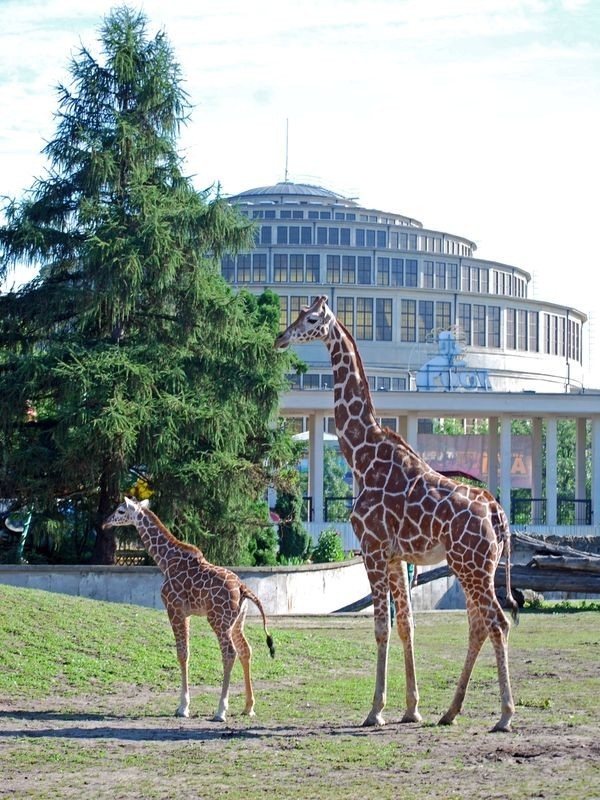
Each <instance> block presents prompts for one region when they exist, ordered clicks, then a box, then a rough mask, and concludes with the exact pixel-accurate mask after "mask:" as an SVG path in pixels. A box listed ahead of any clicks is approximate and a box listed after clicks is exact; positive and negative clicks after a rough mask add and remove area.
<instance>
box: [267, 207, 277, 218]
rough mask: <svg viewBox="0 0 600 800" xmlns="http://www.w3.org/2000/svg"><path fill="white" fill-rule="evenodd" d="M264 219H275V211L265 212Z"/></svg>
mask: <svg viewBox="0 0 600 800" xmlns="http://www.w3.org/2000/svg"><path fill="white" fill-rule="evenodd" d="M265 219H275V209H272V210H271V211H265Z"/></svg>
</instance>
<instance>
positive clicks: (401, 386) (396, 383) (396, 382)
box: [392, 378, 406, 392]
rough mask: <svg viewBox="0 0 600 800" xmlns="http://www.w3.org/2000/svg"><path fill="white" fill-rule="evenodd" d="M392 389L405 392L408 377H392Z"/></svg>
mask: <svg viewBox="0 0 600 800" xmlns="http://www.w3.org/2000/svg"><path fill="white" fill-rule="evenodd" d="M392 390H393V391H394V392H405V391H406V378H392Z"/></svg>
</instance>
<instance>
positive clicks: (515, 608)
mask: <svg viewBox="0 0 600 800" xmlns="http://www.w3.org/2000/svg"><path fill="white" fill-rule="evenodd" d="M502 541H503V544H504V568H505V570H506V602H507V604H508V606H509V607H510V615H511V617H512V618H513V621H514V623H515V625H518V624H519V604H518V603H517V601H516V600H515V598H514V597H513V593H512V589H511V585H510V528H509V526H508V521H506V522H505V526H504V530H503V535H502Z"/></svg>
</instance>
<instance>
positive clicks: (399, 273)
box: [390, 258, 404, 286]
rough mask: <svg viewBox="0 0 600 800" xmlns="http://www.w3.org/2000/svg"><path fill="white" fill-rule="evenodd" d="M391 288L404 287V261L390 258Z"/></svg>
mask: <svg viewBox="0 0 600 800" xmlns="http://www.w3.org/2000/svg"><path fill="white" fill-rule="evenodd" d="M390 285H391V286H404V259H403V258H392V274H391V276H390Z"/></svg>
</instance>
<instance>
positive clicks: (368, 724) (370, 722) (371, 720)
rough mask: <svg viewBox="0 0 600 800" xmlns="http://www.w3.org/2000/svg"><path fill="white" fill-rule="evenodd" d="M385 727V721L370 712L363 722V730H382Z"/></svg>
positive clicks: (378, 715)
mask: <svg viewBox="0 0 600 800" xmlns="http://www.w3.org/2000/svg"><path fill="white" fill-rule="evenodd" d="M384 725H385V720H384V718H383V717H382V716H381V714H373V713H372V712H371V713H370V714H369V716H368V717H367V718H366V720H365V721H364V722H363V724H362V726H363V728H382V727H383V726H384Z"/></svg>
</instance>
